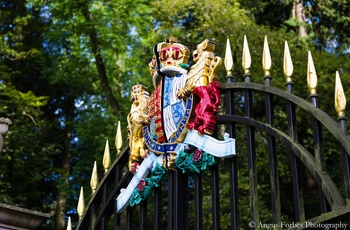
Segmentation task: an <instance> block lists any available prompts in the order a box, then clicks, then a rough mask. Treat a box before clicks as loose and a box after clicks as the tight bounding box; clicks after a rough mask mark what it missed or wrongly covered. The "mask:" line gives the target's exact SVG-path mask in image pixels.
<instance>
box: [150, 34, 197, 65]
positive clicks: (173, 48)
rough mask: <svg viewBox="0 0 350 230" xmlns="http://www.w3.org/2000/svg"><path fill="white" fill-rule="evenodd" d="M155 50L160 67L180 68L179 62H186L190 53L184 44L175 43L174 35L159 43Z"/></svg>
mask: <svg viewBox="0 0 350 230" xmlns="http://www.w3.org/2000/svg"><path fill="white" fill-rule="evenodd" d="M157 52H158V57H159V60H160V64H161V68H163V67H166V66H176V67H179V68H182V67H181V66H180V64H188V60H189V57H190V53H191V51H190V50H189V49H188V48H187V47H186V46H184V45H182V44H180V43H177V38H175V37H169V39H168V41H166V42H161V43H159V44H158V45H157Z"/></svg>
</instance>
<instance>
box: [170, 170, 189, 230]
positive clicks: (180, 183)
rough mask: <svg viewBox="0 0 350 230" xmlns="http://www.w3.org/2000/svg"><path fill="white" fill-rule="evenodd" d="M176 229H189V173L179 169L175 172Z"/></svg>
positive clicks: (174, 223) (174, 221) (174, 224)
mask: <svg viewBox="0 0 350 230" xmlns="http://www.w3.org/2000/svg"><path fill="white" fill-rule="evenodd" d="M174 177H175V180H174V182H175V183H174V185H175V186H174V191H175V193H174V194H173V195H174V204H173V205H174V213H173V214H174V220H173V226H174V227H173V229H174V230H185V229H188V198H187V185H188V179H187V175H186V174H184V173H182V172H181V171H179V170H177V171H175V172H174Z"/></svg>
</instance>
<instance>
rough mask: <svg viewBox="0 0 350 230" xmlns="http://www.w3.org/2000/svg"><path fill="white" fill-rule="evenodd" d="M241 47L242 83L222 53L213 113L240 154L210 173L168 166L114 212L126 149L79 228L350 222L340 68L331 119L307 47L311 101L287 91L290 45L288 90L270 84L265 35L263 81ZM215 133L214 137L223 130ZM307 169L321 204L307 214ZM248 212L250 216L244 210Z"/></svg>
mask: <svg viewBox="0 0 350 230" xmlns="http://www.w3.org/2000/svg"><path fill="white" fill-rule="evenodd" d="M228 44H229V43H228ZM228 49H229V47H228ZM243 54H244V55H243V69H244V72H245V75H244V82H233V78H232V76H231V72H230V71H231V68H232V65H231V63H230V61H226V60H229V59H230V58H229V57H226V58H225V59H226V60H225V64H226V69H227V72H228V74H227V77H228V78H227V79H228V82H227V83H225V84H222V91H221V93H222V96H223V99H224V103H223V106H222V112H221V113H220V114H219V115H218V116H217V123H218V127H221V126H222V125H223V126H224V127H225V128H224V129H225V132H228V133H229V134H230V136H231V137H233V138H237V137H239V138H240V139H238V140H237V142H239V143H240V144H239V146H237V149H238V151H237V155H235V156H233V157H230V158H226V159H224V160H219V161H218V164H217V165H215V166H213V167H211V168H210V170H209V171H208V172H203V173H199V174H183V173H182V172H179V171H172V170H169V172H168V174H167V178H166V179H165V180H164V182H163V183H162V187H160V188H156V189H155V191H154V193H153V195H152V196H151V197H149V199H148V200H146V201H145V202H144V203H142V204H141V205H140V206H135V207H128V208H127V209H126V210H125V211H123V212H122V213H117V211H116V198H117V196H118V194H119V193H120V190H121V188H125V187H126V185H127V184H128V182H129V181H130V180H131V178H132V175H131V174H130V173H129V172H128V170H127V161H128V150H129V149H128V148H124V149H123V150H122V151H121V153H120V154H119V155H118V158H117V159H116V160H115V162H114V163H113V165H112V166H111V167H110V168H109V169H108V171H107V172H106V173H105V175H104V176H103V178H102V180H101V182H100V183H99V185H98V187H97V188H96V191H95V193H94V194H93V195H92V197H91V199H90V201H89V203H88V205H87V206H86V207H85V206H84V208H83V209H84V212H83V213H81V218H80V221H79V224H78V226H77V229H82V230H86V229H152V228H153V229H181V230H182V229H249V228H252V229H260V228H263V227H268V225H267V224H270V225H269V226H270V227H271V226H272V227H275V228H277V229H285V228H290V229H293V228H297V229H303V228H313V227H317V226H318V227H322V226H323V227H326V224H328V227H329V226H331V225H330V224H343V225H342V226H338V228H339V229H340V228H341V227H344V226H345V227H346V226H347V227H349V226H350V222H349V219H350V175H349V173H350V169H349V166H350V139H349V136H348V131H347V125H346V116H345V105H346V99H345V96H344V92H343V89H342V86H341V83H340V78H339V76H338V74H337V75H336V94H335V95H336V97H335V101H336V103H335V104H336V110H337V112H338V118H337V121H335V120H334V119H333V118H331V117H330V116H329V115H328V114H327V113H325V112H324V111H322V110H321V109H320V108H319V106H318V97H317V94H316V85H317V84H315V82H317V76H316V75H315V71H314V66H313V62H312V57H311V54H309V63H308V69H309V71H308V73H307V75H308V84H309V89H310V93H311V95H310V98H309V101H306V100H304V99H302V98H300V97H298V96H296V95H294V94H293V93H292V90H293V83H292V72H293V71H292V63H291V59H290V55H289V49H288V46H287V45H286V50H285V63H284V74H285V76H286V88H285V90H281V89H277V88H275V87H272V86H271V76H270V74H269V70H270V67H271V59H270V57H269V50H268V44H267V40H265V45H264V55H263V69H264V84H257V83H252V82H251V75H250V71H249V69H250V55H249V49H248V44H247V42H246V39H245V43H244V50H243ZM261 98H263V99H264V100H261ZM257 103H260V104H257ZM276 103H278V105H276ZM261 104H264V105H263V106H262V107H263V110H265V116H262V117H255V116H254V113H253V109H254V108H256V107H257V106H260V107H261ZM281 105H283V107H284V108H282V107H281ZM277 106H278V112H279V113H281V111H283V112H282V113H283V116H285V117H284V118H285V121H286V122H285V123H284V128H279V127H277V125H276V122H275V121H276V111H277V109H276V107H277ZM297 111H304V112H305V113H307V114H308V116H310V119H311V123H312V127H311V128H310V129H309V130H312V132H311V133H310V136H311V141H310V146H305V143H303V142H302V141H301V140H299V139H298V135H297V133H298V132H301V130H302V129H304V128H305V127H302V126H300V125H298V120H297ZM218 130H220V129H218ZM325 131H327V135H329V136H326V138H324V136H323V133H324V132H325ZM216 135H217V136H219V135H220V133H219V132H218V133H217V134H216ZM259 135H263V137H264V141H263V143H264V145H263V147H264V150H263V151H262V150H261V146H262V145H261V144H259V143H260V142H259V141H258V140H257V139H256V138H257V137H259ZM328 139H332V140H335V141H337V143H338V146H339V155H341V156H337V157H338V159H341V160H340V161H339V162H336V163H337V164H335V163H334V162H332V164H333V165H332V167H339V168H340V167H341V168H342V177H343V178H342V179H341V180H339V178H334V177H333V175H330V174H328V173H327V169H326V168H327V161H325V159H324V155H325V153H327V152H328V149H327V146H325V145H324V142H326V141H328ZM281 146H282V147H281ZM243 150H244V152H243ZM265 153H266V154H267V167H266V168H265V171H268V173H267V174H268V177H269V179H268V181H269V183H268V187H266V189H269V191H270V194H271V201H270V202H269V205H267V206H268V208H269V213H271V216H270V217H268V218H267V219H268V220H270V222H268V223H266V222H263V221H265V220H266V217H261V216H260V215H261V210H260V205H259V204H260V203H261V201H260V198H259V193H261V191H262V190H261V189H262V188H259V186H261V184H260V183H259V182H258V178H259V176H260V175H261V174H263V173H265V172H262V171H261V167H258V165H257V164H258V163H259V160H261V159H262V157H261V156H260V155H261V154H265ZM286 153H288V154H289V155H288V157H287V158H288V161H289V165H290V167H287V168H290V171H289V172H288V173H287V174H288V176H290V177H291V178H290V184H289V185H288V186H290V188H291V192H290V196H289V198H286V197H285V194H281V185H280V180H279V173H281V171H280V170H279V164H281V161H280V157H281V154H286ZM284 157H285V156H284ZM242 161H247V163H246V166H247V167H246V168H242V166H241V165H240V164H239V162H242ZM284 163H285V162H284ZM284 163H283V164H284ZM335 165H337V166H335ZM283 173H284V172H283ZM305 174H306V175H309V178H313V179H314V181H315V182H316V183H317V189H316V190H317V191H318V193H317V194H313V196H314V197H318V201H319V211H313V212H312V213H311V214H309V213H308V210H310V208H309V207H307V205H306V203H307V202H308V199H309V198H308V196H306V192H307V191H306V190H305V188H304V187H305V185H303V181H304V182H305V177H304V176H305ZM224 175H228V178H224ZM240 175H247V176H246V177H245V176H240ZM242 179H248V180H249V183H248V184H249V186H248V188H242V187H240V185H239V183H238V181H239V180H242ZM313 191H315V189H313ZM264 194H265V193H264ZM282 196H283V198H282ZM247 197H248V198H247ZM309 197H310V196H309ZM244 199H246V200H249V207H250V210H249V211H247V210H242V208H240V204H242V203H244V202H243V200H244ZM285 199H290V200H292V201H293V202H289V206H288V208H292V209H293V210H292V211H290V210H289V211H288V213H289V214H290V216H288V218H286V217H285V215H286V214H284V213H285V210H284V209H286V207H284V205H283V200H285ZM265 200H266V198H265ZM267 206H266V205H265V206H264V208H266V207H267ZM306 209H307V210H306ZM316 209H317V208H316ZM246 213H249V216H243V215H245V214H246ZM284 221H289V222H284ZM283 223H284V224H283ZM322 224H323V225H322ZM332 226H333V225H332ZM332 226H331V227H332ZM334 226H335V225H334ZM334 226H333V227H334ZM330 229H332V228H330Z"/></svg>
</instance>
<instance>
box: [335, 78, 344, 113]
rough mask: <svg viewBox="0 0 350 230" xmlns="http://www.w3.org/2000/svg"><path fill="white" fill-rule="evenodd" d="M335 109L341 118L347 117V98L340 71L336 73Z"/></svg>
mask: <svg viewBox="0 0 350 230" xmlns="http://www.w3.org/2000/svg"><path fill="white" fill-rule="evenodd" d="M334 107H335V110H336V111H337V113H338V116H339V117H344V116H345V109H346V97H345V94H344V90H343V85H342V83H341V80H340V77H339V73H338V71H336V72H335V95H334Z"/></svg>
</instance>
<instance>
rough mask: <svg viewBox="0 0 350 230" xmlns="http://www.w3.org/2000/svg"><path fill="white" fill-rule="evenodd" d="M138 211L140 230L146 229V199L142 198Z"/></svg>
mask: <svg viewBox="0 0 350 230" xmlns="http://www.w3.org/2000/svg"><path fill="white" fill-rule="evenodd" d="M140 212H141V218H140V219H141V220H140V230H147V229H148V228H147V200H144V201H143V202H142V204H141V205H140Z"/></svg>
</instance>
